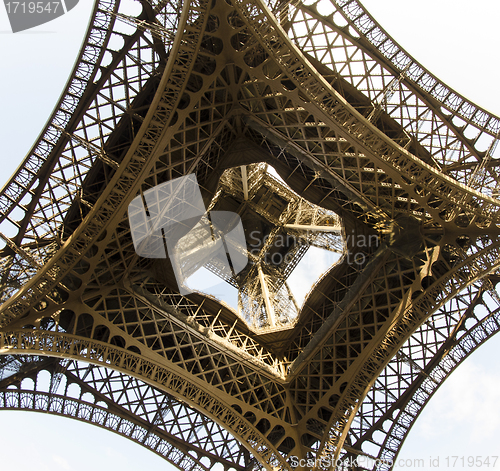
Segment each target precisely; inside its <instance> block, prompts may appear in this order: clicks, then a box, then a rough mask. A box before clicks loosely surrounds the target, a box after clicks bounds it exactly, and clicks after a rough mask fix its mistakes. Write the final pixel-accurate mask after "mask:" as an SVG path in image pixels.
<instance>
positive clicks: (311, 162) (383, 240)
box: [0, 0, 500, 470]
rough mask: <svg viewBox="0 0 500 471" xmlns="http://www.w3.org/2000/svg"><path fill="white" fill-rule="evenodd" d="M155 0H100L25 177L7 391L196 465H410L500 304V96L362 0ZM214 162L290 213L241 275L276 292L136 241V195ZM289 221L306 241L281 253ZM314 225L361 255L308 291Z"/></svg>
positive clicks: (8, 287) (252, 203)
mask: <svg viewBox="0 0 500 471" xmlns="http://www.w3.org/2000/svg"><path fill="white" fill-rule="evenodd" d="M141 4H142V12H141V14H140V15H139V16H137V17H131V16H128V14H127V11H126V9H124V8H123V7H120V3H119V0H116V1H115V0H98V1H97V2H96V4H95V8H94V12H93V17H92V18H93V19H92V21H91V23H90V24H91V26H90V29H89V31H88V33H87V36H86V38H85V40H84V46H83V48H82V50H81V54H80V58H79V61H78V62H77V66H76V67H75V69H74V71H73V74H72V76H71V78H70V80H69V82H68V85H67V89H66V90H65V92H64V93H63V95H62V98H61V100H60V102H59V103H58V105H57V107H56V109H55V111H54V113H53V115H52V118H51V120H50V121H49V124H48V125H47V127H46V129H45V130H44V131H43V132H42V134H41V137H40V138H39V140H38V142H37V143H36V144H35V145H34V147H33V149H32V151H31V152H30V153H29V155H28V156H27V157H26V159H25V161H24V162H23V164H22V165H21V166H20V168H19V170H18V171H17V173H16V174H15V175H14V177H13V178H12V179H11V181H10V182H8V184H7V185H6V186H5V188H4V189H3V191H2V193H1V194H0V208H1V217H2V228H1V229H2V239H3V241H4V243H5V245H4V248H3V249H2V250H1V252H0V259H1V262H0V263H1V264H2V272H1V276H2V280H1V296H2V298H3V305H2V310H1V314H0V353H1V356H0V407H2V408H4V409H29V410H39V411H45V412H50V413H54V414H61V415H65V416H69V417H74V418H77V419H80V420H86V421H90V422H92V423H95V424H97V425H100V426H102V427H105V428H108V429H110V430H113V431H115V432H117V433H120V434H122V435H124V436H127V437H129V438H131V439H133V440H135V441H137V442H139V443H141V444H142V445H144V446H145V447H148V448H150V449H151V450H152V451H154V452H155V453H158V454H159V455H161V456H163V457H164V458H165V459H166V460H168V461H169V462H171V463H173V464H174V465H176V466H178V467H179V468H180V469H186V470H195V469H196V470H199V469H210V468H211V467H213V466H214V464H215V463H219V464H220V465H221V466H222V467H223V469H226V470H228V469H236V470H239V469H241V470H250V469H261V468H264V469H283V470H286V469H293V468H294V464H293V463H294V460H293V459H292V457H298V458H301V459H303V458H309V459H312V460H313V461H312V463H313V464H312V465H310V466H309V465H307V466H299V469H311V468H312V469H315V470H316V469H318V470H319V469H329V467H330V464H331V463H332V461H333V460H332V459H336V458H342V459H343V458H348V457H356V456H358V455H366V456H371V457H373V458H378V459H379V460H380V461H379V462H378V469H389V467H390V466H389V462H390V460H391V459H394V458H395V457H396V456H397V453H398V451H399V449H400V447H401V444H402V443H403V441H404V439H405V437H406V436H407V434H408V431H409V430H410V428H411V426H412V424H413V423H414V421H415V419H416V417H417V416H418V414H419V413H420V411H421V410H422V408H423V407H424V406H425V404H426V403H427V401H428V400H429V398H430V397H431V396H432V394H433V392H434V391H435V390H436V389H437V388H438V387H439V385H440V384H442V382H443V381H444V380H445V379H446V378H447V377H448V375H449V374H450V373H451V371H452V370H453V369H454V368H455V367H456V366H457V365H459V364H460V362H461V361H463V359H464V358H466V357H467V356H468V355H469V354H470V353H471V352H473V351H474V350H475V348H477V347H478V346H479V345H481V344H482V342H484V341H485V340H487V339H488V338H489V337H491V336H492V335H493V334H494V333H496V332H497V330H498V328H499V325H500V324H499V316H500V308H499V298H498V295H497V292H496V285H497V283H498V281H499V279H498V278H497V274H496V272H497V269H498V265H499V263H500V260H499V251H500V239H499V230H498V224H499V219H500V216H499V212H498V210H499V206H500V201H499V200H498V199H497V196H498V191H499V190H498V183H499V178H498V173H497V163H498V155H497V154H495V151H496V144H497V141H498V137H499V131H500V120H499V118H497V117H495V116H492V115H491V114H489V113H488V112H486V111H485V110H483V109H481V108H478V107H477V106H475V105H473V104H472V103H470V102H469V101H467V100H466V99H465V98H463V97H462V96H460V95H459V94H458V93H456V92H454V91H453V90H451V89H449V88H448V87H447V86H446V85H444V84H442V83H441V82H440V81H439V80H438V79H437V78H435V77H434V76H433V75H432V74H430V73H429V72H428V71H426V70H425V69H424V68H423V67H422V66H421V65H420V64H418V63H417V62H416V61H414V60H413V59H412V58H411V57H410V56H409V55H408V54H407V53H406V52H405V51H404V50H402V49H401V48H400V47H399V45H398V44H397V43H396V42H394V41H393V40H392V39H391V38H390V37H389V36H388V35H387V34H386V33H385V32H384V31H383V30H382V29H381V27H380V26H379V25H378V24H377V23H376V22H375V20H374V19H373V18H371V16H370V15H369V14H368V13H367V12H366V11H365V10H364V9H363V7H362V5H361V4H360V3H359V2H358V1H357V0H331V1H330V2H322V3H321V4H319V3H314V2H313V3H311V2H306V3H301V2H299V1H297V2H286V1H285V2H274V1H270V2H269V3H265V2H264V1H263V0H250V1H246V2H239V1H232V0H213V1H211V2H207V1H205V0H194V1H190V2H188V1H186V2H181V1H174V0H172V1H165V0H149V1H146V0H143V1H141ZM266 165H268V166H271V167H273V168H274V169H275V170H276V172H277V174H278V175H279V176H280V178H281V180H282V181H283V182H284V183H280V182H279V181H278V180H276V179H275V180H273V179H272V178H270V177H265V176H264V173H263V172H262V171H261V170H259V169H262V168H263V167H265V166H266ZM259 172H260V173H259ZM191 173H195V174H196V177H197V180H198V182H199V183H200V186H201V189H202V195H203V198H204V200H205V203H206V207H207V208H211V207H216V206H217V205H221V204H222V205H224V204H227V201H229V200H230V199H231V198H233V200H234V201H237V203H238V205H239V206H238V208H246V209H245V210H244V211H247V213H245V214H252V213H251V212H252V211H253V213H255V214H257V215H258V218H260V219H259V220H260V221H261V223H262V227H267V228H268V233H269V234H271V237H269V238H268V239H266V240H267V242H266V243H267V246H265V247H263V248H262V251H261V252H259V253H258V254H256V255H255V254H254V258H252V259H251V264H250V268H249V271H251V270H254V275H252V276H253V278H251V276H250V275H249V276H250V278H247V282H246V284H245V283H243V282H242V283H240V284H239V285H238V283H237V282H236V281H235V280H228V281H229V282H233V284H234V285H235V286H238V287H239V288H240V299H241V300H242V301H241V306H243V304H244V302H247V303H248V305H252V306H254V307H255V306H257V307H256V308H255V309H254V310H253V311H252V309H253V308H252V309H250V310H248V309H247V312H251V315H243V314H242V312H237V311H236V310H233V309H231V308H230V307H228V306H227V305H226V304H224V303H221V302H219V301H218V300H217V299H215V298H214V297H211V296H206V295H203V294H202V293H194V294H190V295H186V296H182V295H180V294H179V292H178V290H177V285H176V284H175V281H174V278H173V275H172V269H171V266H170V265H169V262H168V261H167V260H161V261H158V260H151V259H145V258H141V257H139V256H137V255H136V253H135V251H134V247H133V244H132V239H131V235H130V227H129V222H128V219H127V206H128V203H129V202H130V201H131V200H132V199H133V198H134V197H135V196H136V195H137V194H139V192H140V191H146V190H147V189H149V188H152V187H155V186H156V185H159V184H161V183H164V182H166V181H169V180H172V179H175V178H177V177H180V176H183V175H188V174H191ZM264 178H267V179H268V181H267V187H266V185H264V184H263V183H262V179H264ZM257 181H260V183H258V184H257V183H256V182H257ZM273 182H274V183H273ZM259 185H260V186H259ZM262 185H264V186H262ZM264 187H266V188H267V190H266V191H267V192H268V193H266V194H268V195H270V196H269V198H262V197H261V198H260V199H259V201H257V200H256V199H255V198H256V197H257V195H259V191H264V190H262V188H264ZM259 188H260V190H259ZM224 192H225V193H224ZM223 193H224V195H225V196H223V197H222V196H221V195H222V194H223ZM231 195H232V196H231ZM242 195H243V196H242ZM261 196H262V195H261ZM254 197H255V198H254ZM269 201H273V202H277V201H281V202H282V203H283V202H284V203H283V204H282V207H281V208H279V210H278V212H276V213H273V211H274V210H272V205H268V206H266V202H269ZM285 203H286V204H285ZM275 206H276V205H275ZM270 208H271V209H270ZM274 208H275V209H276V207H274ZM241 211H242V212H241V214H244V211H243V209H242V210H241ZM294 215H295V216H297V217H296V218H295V220H292V219H293V216H294ZM335 215H336V216H335ZM250 219H251V218H250ZM306 226H309V228H310V226H318V227H320V230H317V231H316V232H317V233H316V235H315V236H314V237H312V236H311V235H310V231H309V230H308V228H307V227H306ZM326 226H329V227H328V228H326ZM340 227H341V228H342V229H341V231H342V234H343V239H342V240H341V239H340V238H339V235H338V232H339V231H338V229H339V228H340ZM333 228H336V229H337V232H335V231H334V232H331V231H332V230H333ZM279 231H285V232H286V233H287V234H292V235H293V236H294V237H296V238H299V239H300V240H301V241H302V242H301V245H300V247H303V248H300V247H299V248H296V247H294V248H289V249H290V250H291V253H292V257H291V259H290V260H292V262H291V263H290V264H289V265H287V266H281V265H279V264H278V265H277V266H270V264H269V263H267V262H266V257H267V255H269V254H272V253H273V250H275V249H276V248H277V245H276V244H274V245H273V240H275V238H274V239H273V237H274V236H275V235H276V234H278V233H279ZM268 233H266V234H268ZM273 234H274V235H273ZM332 234H333V235H332ZM373 240H376V241H377V243H376V244H375V243H370V242H369V241H373ZM360 241H365V242H363V243H360ZM366 241H368V242H366ZM310 245H319V246H322V247H324V248H328V249H339V248H341V250H342V251H343V255H342V258H341V259H340V261H339V262H338V263H337V264H336V265H334V266H333V267H332V268H331V269H330V270H329V271H328V272H327V273H326V274H325V275H324V276H323V277H322V278H321V279H320V280H319V281H318V282H317V283H316V285H315V287H314V289H313V290H312V291H311V293H310V294H309V296H308V297H307V299H306V301H305V303H304V305H303V306H302V307H301V308H299V307H298V306H295V303H294V302H293V295H291V293H290V290H288V289H286V288H284V287H286V286H287V284H286V278H287V276H288V274H289V271H291V270H293V267H294V266H295V265H294V264H295V263H296V262H297V263H298V260H299V259H300V256H301V251H304V250H306V249H307V247H309V246H310ZM351 255H355V256H356V257H357V258H355V262H353V261H352V258H351V257H350V256H351ZM259 267H260V268H259ZM212 268H213V270H214V271H217V267H212ZM259 270H260V272H259ZM252 280H253V281H252ZM255 280H259V281H258V282H257V281H255ZM277 280H278V281H279V283H278V281H277ZM273 283H275V285H273ZM268 284H269V285H272V286H275V287H274V289H275V291H274V292H272V293H271V294H272V296H270V297H269V296H268V298H269V299H268V300H267V302H266V299H265V297H266V289H265V288H264V287H265V286H268ZM267 294H268V295H269V294H270V293H269V289H268V290H267ZM243 298H244V299H243ZM245 299H246V300H247V301H245ZM248 300H250V301H248ZM273 303H274V304H273ZM292 305H293V306H292ZM290 306H291V307H290ZM287 309H288V311H287ZM290 309H291V310H290ZM240 311H241V309H240ZM243 311H244V309H243ZM273 311H274V314H275V316H276V317H275V319H274V322H271V321H272V319H271V313H272V312H273ZM285 311H286V312H287V313H288V314H286V315H285V318H284V319H282V318H280V317H279V316H280V315H281V314H283V312H285ZM256 313H257V314H256ZM290 313H292V314H290ZM276 318H277V319H278V321H276ZM320 458H323V459H320ZM374 466H375V465H373V466H371V467H370V466H368V465H367V466H366V469H372V468H373V467H374ZM360 469H364V468H363V466H361V467H360Z"/></svg>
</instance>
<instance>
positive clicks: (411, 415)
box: [345, 276, 500, 470]
mask: <svg viewBox="0 0 500 471" xmlns="http://www.w3.org/2000/svg"><path fill="white" fill-rule="evenodd" d="M491 281H493V283H495V284H496V283H498V277H497V276H493V277H491V280H490V279H487V280H485V281H483V282H480V283H476V284H475V285H473V286H471V287H470V288H469V289H468V290H466V292H463V293H461V296H462V297H463V299H462V300H461V302H459V303H456V305H455V306H452V303H451V302H450V303H447V304H448V305H446V306H443V307H442V308H441V309H440V310H439V311H437V312H436V313H435V314H434V316H432V317H431V318H430V319H429V320H428V324H434V323H437V324H438V326H433V328H432V330H433V331H434V330H437V332H434V335H433V337H432V339H433V340H431V339H429V335H430V330H431V329H430V327H429V325H427V326H422V327H421V328H420V329H419V330H418V331H417V332H415V333H414V334H413V336H412V337H411V338H410V339H409V340H408V341H407V342H406V344H405V345H404V346H403V347H402V348H401V349H400V351H399V352H398V355H396V356H395V357H394V358H393V359H392V360H391V362H390V363H389V365H388V366H387V367H386V368H385V370H384V372H383V373H382V374H381V375H380V376H379V378H378V380H377V384H376V385H374V387H373V388H372V390H371V391H370V393H369V394H368V396H367V397H366V398H365V401H364V404H363V406H362V407H361V409H360V411H359V413H358V417H357V418H358V422H357V423H358V425H357V427H356V428H355V429H352V430H351V431H350V436H349V442H350V445H349V446H346V447H345V449H346V451H347V455H350V456H353V457H354V456H355V455H356V454H364V453H368V454H369V455H372V456H375V457H376V458H378V459H380V460H382V461H386V462H387V463H389V462H390V461H391V460H393V461H394V460H395V459H396V458H397V456H398V453H399V451H400V449H401V447H402V446H403V443H404V441H405V439H406V438H407V436H408V434H409V433H410V431H411V428H412V427H413V425H414V424H415V421H416V419H417V418H418V416H419V415H420V414H421V412H422V411H423V410H424V407H425V406H426V405H427V403H428V402H429V401H430V399H431V398H432V396H433V395H434V393H435V392H436V391H437V390H438V389H439V388H440V387H441V386H442V385H443V384H444V382H445V381H446V379H447V378H448V377H449V376H450V374H451V373H452V372H453V371H454V370H455V369H456V368H457V367H458V366H459V365H460V364H461V363H462V362H463V361H464V360H466V359H467V358H468V357H469V356H470V355H471V354H472V353H474V352H475V351H476V350H477V349H478V348H479V347H480V346H481V345H483V344H484V343H485V342H486V341H487V340H489V339H490V338H492V336H493V335H495V334H496V333H498V331H499V330H500V305H499V303H498V300H497V298H498V295H497V294H496V291H492V289H494V290H496V288H493V287H492V286H491ZM489 293H492V294H491V296H488V294H489ZM486 296H488V297H489V298H490V299H489V300H488V301H489V302H486V299H485V297H486ZM492 303H494V304H496V307H495V308H493V307H490V305H491V304H492ZM460 305H461V306H460ZM481 310H484V311H485V312H480V311H481ZM434 319H435V320H434ZM469 321H473V325H472V326H470V327H467V324H468V323H469ZM425 337H427V338H428V342H427V343H425V344H424V343H423V342H422V339H423V338H425ZM397 375H398V376H400V381H399V382H400V383H402V384H406V387H405V388H399V391H398V390H394V391H392V392H391V394H390V397H387V398H386V399H385V402H384V401H383V400H382V401H381V400H380V396H379V394H378V393H377V390H380V388H381V387H382V385H384V387H385V388H386V389H387V384H390V383H392V382H394V378H395V376H397ZM375 403H377V406H376V407H375ZM375 410H376V411H377V412H375ZM370 411H371V413H370ZM361 416H363V417H369V419H368V420H367V419H366V418H365V420H364V421H361ZM387 420H389V421H390V422H391V425H390V427H389V428H387V427H386V426H385V425H386V424H384V422H385V421H387ZM362 422H363V423H362ZM375 432H378V433H379V436H378V437H377V440H375V439H374V438H372V436H373V434H374V433H375ZM368 443H369V444H371V446H369V447H368V448H367V449H363V444H368ZM347 455H346V456H347ZM380 469H387V470H388V469H390V467H389V466H388V465H382V467H381V468H380Z"/></svg>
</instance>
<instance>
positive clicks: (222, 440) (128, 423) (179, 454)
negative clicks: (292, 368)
mask: <svg viewBox="0 0 500 471" xmlns="http://www.w3.org/2000/svg"><path fill="white" fill-rule="evenodd" d="M2 360H4V361H3V362H2V363H0V378H1V379H0V410H25V411H35V412H45V413H49V414H54V415H59V416H63V417H68V418H72V419H76V420H80V421H84V422H87V423H90V424H93V425H97V426H99V427H102V428H104V429H106V430H109V431H112V432H115V433H117V434H119V435H121V436H123V437H125V438H128V439H130V440H133V441H134V442H136V443H138V444H139V445H141V446H143V447H145V448H147V449H149V450H151V451H152V452H154V453H156V454H157V455H159V456H161V457H162V458H164V459H165V460H166V461H168V462H170V463H171V464H173V465H174V466H176V467H178V468H179V469H182V470H189V471H194V470H206V471H209V470H210V469H211V468H212V467H213V466H214V464H215V463H220V464H222V465H223V466H224V469H225V470H238V471H244V470H245V469H247V466H248V463H249V455H248V453H247V452H246V451H245V450H244V449H243V447H242V446H241V445H240V444H239V443H238V442H237V441H236V440H235V439H233V438H232V437H231V436H230V435H229V434H228V432H226V431H225V430H224V429H223V428H221V427H220V426H218V425H217V424H215V423H214V422H211V421H209V420H208V419H207V418H206V417H205V416H203V415H202V414H200V413H198V412H196V411H194V410H192V409H190V408H189V407H188V406H187V405H186V404H184V403H181V402H179V401H176V400H175V399H174V398H173V397H171V396H169V395H167V394H165V393H163V392H161V391H159V390H158V389H156V388H153V387H151V386H149V385H147V384H145V383H143V382H142V381H140V380H137V379H134V378H132V377H129V376H127V375H125V374H123V373H120V372H116V371H112V370H110V369H108V368H105V367H98V366H95V365H91V364H83V363H81V362H75V361H64V360H63V361H57V360H55V359H54V358H47V357H45V358H43V357H31V358H30V361H27V362H25V361H23V359H22V357H19V356H11V357H10V358H7V359H5V357H4V358H3V359H2ZM7 363H17V365H16V366H17V368H16V367H14V368H13V366H12V365H11V367H10V371H9V372H8V373H7V374H4V373H6V372H5V371H4V369H6V364H7ZM2 367H3V368H2ZM16 370H17V371H16ZM42 372H46V373H48V374H50V378H49V379H48V380H47V378H44V379H45V381H44V382H45V384H41V383H42V381H41V380H40V379H39V378H40V376H39V375H40V373H42ZM27 378H32V379H33V381H31V382H30V383H29V384H27V383H26V382H25V381H24V380H25V379H27ZM104 382H106V383H104ZM29 385H31V386H32V387H31V388H27V387H26V386H29ZM72 385H77V386H78V389H77V390H76V391H79V394H78V393H77V394H75V389H74V388H72V387H71V386H72ZM141 402H142V407H141ZM193 429H197V430H198V433H197V434H196V435H195V436H194V437H193V434H192V430H193Z"/></svg>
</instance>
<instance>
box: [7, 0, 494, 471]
mask: <svg viewBox="0 0 500 471" xmlns="http://www.w3.org/2000/svg"><path fill="white" fill-rule="evenodd" d="M127 1H128V2H132V0H127ZM363 4H364V5H365V6H366V7H367V8H368V10H369V11H371V13H372V15H373V16H374V17H375V18H377V19H378V20H379V22H380V23H381V24H382V26H383V27H385V29H386V30H388V32H389V33H390V34H391V35H392V36H393V37H394V38H395V39H396V41H397V42H399V43H400V44H401V45H402V46H403V47H405V48H406V50H407V51H408V52H409V53H410V54H412V55H413V56H414V57H415V58H416V59H417V60H419V61H420V62H421V63H422V64H423V65H424V66H425V67H427V68H428V69H429V70H430V71H431V72H432V73H434V74H435V75H437V76H438V77H440V78H441V79H443V80H444V81H445V82H446V83H447V84H448V85H450V86H451V87H453V88H455V89H456V90H457V91H459V92H460V93H461V94H463V95H465V96H466V97H468V98H469V99H471V100H472V101H475V102H476V103H478V104H479V105H481V106H483V107H485V108H487V109H489V110H490V111H492V112H494V113H496V114H497V115H500V94H499V93H498V91H497V87H498V83H499V74H500V67H499V61H498V49H499V36H498V20H499V18H500V2H499V1H498V0H476V1H475V2H470V1H464V0H419V1H418V2H416V1H409V0H363ZM90 7H91V2H90V1H89V0H82V1H80V3H79V4H78V5H77V6H76V7H75V8H74V9H73V10H72V11H71V12H69V13H68V14H67V15H65V16H63V17H61V18H59V19H57V20H55V21H53V22H51V23H48V24H46V25H42V26H39V27H37V28H35V29H33V30H29V31H26V32H22V33H16V34H12V32H11V30H10V27H9V25H8V22H7V15H6V13H5V10H4V8H3V6H1V5H0V64H2V73H1V74H0V105H1V107H2V115H1V118H0V120H1V126H0V159H1V160H0V162H1V167H0V168H1V173H0V180H1V182H0V184H3V183H4V182H5V181H6V180H7V179H8V177H9V176H10V175H11V174H12V172H13V171H14V169H15V168H16V167H17V165H19V163H20V161H21V159H22V158H23V157H24V155H25V154H26V153H27V152H28V150H29V148H30V147H31V145H32V144H33V142H34V140H35V139H36V137H37V135H38V133H39V132H40V130H41V129H42V127H43V125H44V123H45V122H46V120H47V118H48V117H49V114H50V112H51V110H52V108H53V106H54V105H55V103H56V100H57V99H58V97H59V94H60V92H61V90H62V89H63V87H64V84H65V82H66V80H67V76H68V74H69V71H70V69H71V67H72V64H73V62H74V59H75V57H76V54H77V51H78V49H79V47H80V43H81V40H82V38H83V35H84V32H85V29H86V26H87V22H88V17H89V13H90ZM499 349H500V338H493V339H492V340H490V341H489V342H488V343H487V344H486V345H484V346H483V347H481V349H480V350H479V351H478V352H476V353H475V354H474V355H472V357H471V358H469V359H468V360H467V361H466V362H465V363H464V364H463V365H462V366H461V367H460V368H459V369H458V370H457V371H456V372H455V373H453V375H452V376H451V378H450V379H449V380H448V381H447V382H446V383H445V385H444V386H443V387H441V388H440V390H439V391H438V392H437V393H436V394H435V396H434V397H433V399H432V400H431V402H430V403H429V405H428V407H427V408H426V409H425V410H424V412H423V413H422V415H421V416H420V418H419V419H418V421H417V423H416V425H415V426H414V428H413V430H412V432H411V433H410V435H409V438H408V439H407V441H406V442H405V445H404V447H403V449H402V452H401V454H400V459H403V460H409V461H408V463H411V461H412V460H414V459H421V458H424V459H425V467H419V468H416V467H412V468H413V469H419V470H423V471H424V470H425V471H431V470H435V469H448V468H447V467H446V457H447V456H453V455H456V456H464V457H465V467H467V468H468V469H484V467H481V468H479V467H476V466H474V467H469V466H467V457H469V456H474V457H476V456H481V457H483V459H484V458H485V457H486V456H490V457H491V456H493V455H500V445H499V444H498V443H499V442H498V437H499V436H500V406H499V404H500V368H499V361H498V354H497V352H498V350H499ZM431 457H432V459H433V460H434V461H433V462H432V463H433V464H434V465H435V464H436V463H437V462H436V458H439V467H438V468H436V467H435V466H431V465H430V464H429V459H430V458H431ZM499 461H500V460H499ZM0 462H1V463H2V465H1V466H2V469H16V470H20V471H28V470H29V471H32V470H33V469H37V470H40V471H43V470H52V471H63V470H66V471H68V470H69V471H80V470H82V471H83V470H88V469H94V470H104V469H120V470H121V471H128V470H134V471H137V469H152V468H153V467H155V466H156V467H161V468H160V469H165V470H168V469H173V468H172V467H170V465H168V464H166V462H165V461H164V460H162V459H161V458H159V457H157V456H156V455H154V454H153V453H151V452H149V451H147V450H145V449H144V448H142V447H141V446H139V445H137V444H135V443H133V442H131V441H129V440H126V439H124V438H121V437H119V436H118V435H115V434H112V433H110V432H107V431H105V430H101V429H99V428H98V427H95V426H91V425H88V424H84V423H81V422H77V421H75V420H69V419H64V418H59V417H54V416H49V415H45V414H35V413H21V412H5V411H3V412H1V413H0ZM404 467H406V468H409V467H410V466H408V465H407V466H400V467H399V469H403V468H404ZM490 467H491V466H490ZM496 468H499V469H500V463H499V462H498V461H497V465H496ZM496 468H495V469H496ZM450 469H451V468H450ZM455 469H461V465H460V463H459V464H457V465H456V466H455Z"/></svg>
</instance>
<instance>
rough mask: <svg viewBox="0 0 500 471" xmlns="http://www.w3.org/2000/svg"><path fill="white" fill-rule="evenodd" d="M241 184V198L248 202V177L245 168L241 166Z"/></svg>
mask: <svg viewBox="0 0 500 471" xmlns="http://www.w3.org/2000/svg"><path fill="white" fill-rule="evenodd" d="M240 168H241V182H242V183H243V198H244V199H245V201H248V175H247V166H246V165H242V166H241V167H240Z"/></svg>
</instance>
